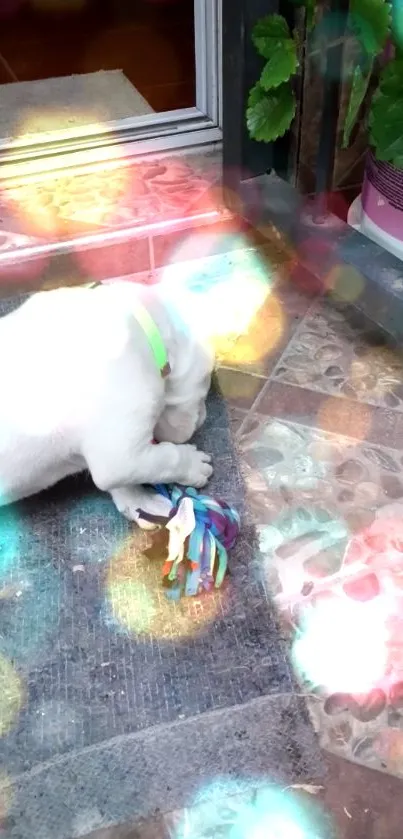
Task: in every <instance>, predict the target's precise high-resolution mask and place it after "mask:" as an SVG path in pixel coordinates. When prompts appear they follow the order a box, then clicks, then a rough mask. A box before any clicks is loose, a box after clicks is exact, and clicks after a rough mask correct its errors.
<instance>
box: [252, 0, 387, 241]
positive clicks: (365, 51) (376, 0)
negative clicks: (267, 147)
mask: <svg viewBox="0 0 403 839" xmlns="http://www.w3.org/2000/svg"><path fill="white" fill-rule="evenodd" d="M297 2H298V5H301V6H305V8H306V20H307V28H308V30H310V32H311V34H312V35H313V36H315V28H319V27H320V26H321V22H320V20H319V15H318V12H319V3H315V0H297ZM345 37H346V39H351V40H352V41H353V42H354V46H355V58H356V59H357V60H356V63H355V66H354V65H353V61H351V66H349V67H347V78H350V81H351V90H350V98H349V104H348V108H347V112H346V116H345V120H344V134H343V146H344V147H346V146H348V144H349V142H350V137H351V134H352V131H353V129H354V127H355V125H356V124H357V121H358V120H359V118H360V116H361V113H362V106H363V103H364V100H367V98H368V97H369V99H370V101H369V107H368V114H367V128H368V145H369V150H368V155H367V161H366V171H365V176H364V183H363V189H362V195H361V207H360V213H359V218H356V221H357V222H358V224H359V225H360V227H361V229H362V232H365V233H367V235H369V236H370V237H371V238H373V239H375V240H376V241H378V242H379V243H381V244H383V245H384V247H386V248H388V249H389V250H391V251H392V252H394V253H396V254H397V255H398V256H403V7H402V9H401V10H400V9H399V6H398V4H397V3H395V7H394V9H393V10H392V6H391V4H390V3H388V2H385V0H351V3H350V9H349V13H348V18H347V22H346V30H345ZM252 38H253V42H254V45H255V48H256V50H257V51H258V53H259V54H260V55H261V56H262V57H263V58H264V59H265V64H264V67H263V70H262V73H261V76H260V78H259V80H258V81H257V82H256V84H255V85H254V86H253V87H252V89H251V91H250V93H249V99H248V106H247V112H246V121H247V127H248V131H249V134H250V136H251V137H252V138H254V139H255V140H257V141H260V142H272V141H274V140H276V139H277V138H279V137H281V136H283V135H284V134H285V132H286V131H287V130H288V129H289V128H290V126H291V124H292V121H293V119H294V116H295V112H296V98H295V92H294V88H295V80H296V75H297V71H298V33H297V32H295V31H294V32H291V31H290V29H289V26H288V24H287V22H286V20H285V19H284V18H283V17H282V16H281V15H277V14H271V15H267V16H265V17H264V18H262V19H261V20H259V21H257V23H256V25H255V27H254V30H253V33H252ZM374 80H375V84H374ZM355 209H356V210H357V204H356V207H355ZM358 224H357V226H358Z"/></svg>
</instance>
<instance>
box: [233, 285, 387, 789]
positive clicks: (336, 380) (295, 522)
mask: <svg viewBox="0 0 403 839" xmlns="http://www.w3.org/2000/svg"><path fill="white" fill-rule="evenodd" d="M271 293H272V294H274V295H275V296H276V298H277V299H278V300H280V301H281V311H279V313H278V316H277V321H281V323H282V324H283V332H282V338H281V340H280V341H279V342H278V344H277V345H276V347H275V348H272V349H271V351H269V352H265V355H264V358H262V359H260V362H259V366H258V367H253V365H252V372H245V370H242V367H246V369H248V367H249V368H250V365H248V364H246V365H242V362H241V361H240V360H239V359H238V360H237V363H236V365H235V364H234V363H232V364H231V367H232V366H236V368H237V370H234V369H231V370H228V369H223V370H222V371H221V372H220V375H219V378H220V382H221V387H222V389H223V392H224V393H225V395H226V398H227V400H228V403H229V404H230V405H231V406H232V412H233V423H234V428H235V432H236V435H237V437H238V439H239V443H240V449H241V452H242V456H243V463H244V471H245V477H246V481H247V486H248V492H249V504H250V508H251V510H252V513H253V516H254V519H255V521H256V523H257V525H258V529H259V535H260V554H261V555H260V558H259V563H260V569H261V573H262V575H263V577H264V579H265V580H266V584H267V587H268V589H269V590H270V592H271V593H272V594H273V595H274V596H275V597H276V598H277V601H278V605H279V608H280V609H281V611H282V614H283V618H284V623H285V625H286V626H287V628H288V631H289V633H290V642H291V643H292V649H293V657H294V662H295V666H296V669H297V673H298V676H299V678H300V681H301V689H302V690H303V691H304V692H306V694H307V701H308V705H309V708H310V712H311V716H312V719H313V722H314V725H315V727H316V729H317V731H318V733H319V736H320V741H321V744H322V746H323V747H324V748H325V749H327V750H329V751H330V752H333V753H334V754H336V755H338V756H340V757H345V758H349V759H350V760H353V761H355V762H357V763H362V764H364V765H366V766H368V767H373V768H376V769H381V770H386V771H388V772H390V773H391V774H393V775H396V776H398V777H403V598H402V591H403V445H402V444H403V438H402V429H403V426H402V397H403V357H402V355H401V353H400V352H399V351H398V350H396V349H393V348H391V347H388V346H387V345H386V343H385V337H384V336H383V335H382V334H380V333H379V332H377V331H376V329H375V328H374V327H373V326H372V325H371V324H369V323H366V322H365V321H364V319H363V318H362V317H361V316H359V315H358V314H357V313H355V312H354V311H352V310H351V309H349V308H344V307H342V306H338V307H337V308H336V306H335V305H334V304H333V303H332V302H329V303H327V302H324V301H323V300H320V301H312V300H311V301H310V300H308V299H307V298H306V297H304V296H299V294H298V292H297V291H296V290H295V288H291V289H290V288H287V287H286V286H285V287H284V286H283V287H282V289H281V296H280V294H279V295H278V296H277V292H276V289H275V287H274V288H273V289H272V292H271ZM269 305H270V304H269V303H268V302H266V304H265V307H266V308H267V306H269ZM259 318H263V319H264V318H265V315H264V313H262V312H261V313H260V315H259V316H258V319H259ZM266 323H267V321H266ZM246 346H247V342H246V343H245V347H246ZM226 363H227V364H229V363H231V362H230V359H228V358H227V360H226Z"/></svg>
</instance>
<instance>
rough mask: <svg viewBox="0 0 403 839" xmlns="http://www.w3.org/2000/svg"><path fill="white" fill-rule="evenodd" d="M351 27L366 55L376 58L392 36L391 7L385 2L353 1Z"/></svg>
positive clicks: (373, 0)
mask: <svg viewBox="0 0 403 839" xmlns="http://www.w3.org/2000/svg"><path fill="white" fill-rule="evenodd" d="M349 27H350V29H352V31H353V32H354V34H355V35H356V37H357V39H358V41H359V43H360V44H361V46H362V48H363V50H364V52H365V53H366V55H368V56H371V57H372V58H375V56H376V55H378V53H380V52H381V50H383V48H384V46H385V43H386V39H387V37H388V35H389V34H390V27H391V6H390V3H387V2H385V0H351V3H350V14H349Z"/></svg>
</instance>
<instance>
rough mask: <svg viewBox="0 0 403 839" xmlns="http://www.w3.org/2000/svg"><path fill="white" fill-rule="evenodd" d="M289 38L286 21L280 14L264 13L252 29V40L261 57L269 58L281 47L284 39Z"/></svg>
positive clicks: (287, 39)
mask: <svg viewBox="0 0 403 839" xmlns="http://www.w3.org/2000/svg"><path fill="white" fill-rule="evenodd" d="M289 40H291V35H290V30H289V28H288V23H287V21H286V20H285V18H283V17H282V16H281V15H266V16H265V17H262V18H261V19H260V20H258V21H257V23H256V24H255V26H254V27H253V31H252V41H253V43H254V45H255V47H256V49H257V51H258V53H259V54H260V55H262V56H263V58H271V56H272V55H273V52H275V51H276V50H278V49H281V48H282V46H283V44H284V41H289Z"/></svg>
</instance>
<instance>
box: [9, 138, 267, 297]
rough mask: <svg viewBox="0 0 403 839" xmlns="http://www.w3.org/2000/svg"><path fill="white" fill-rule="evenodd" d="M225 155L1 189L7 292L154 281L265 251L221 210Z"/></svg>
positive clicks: (249, 229)
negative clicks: (200, 263) (213, 260)
mask: <svg viewBox="0 0 403 839" xmlns="http://www.w3.org/2000/svg"><path fill="white" fill-rule="evenodd" d="M221 172H222V166H221V155H218V154H217V153H210V154H204V155H194V154H193V155H188V156H184V157H170V158H168V157H161V158H159V159H157V160H155V159H143V160H140V161H138V162H137V163H134V164H131V165H130V166H128V165H127V164H126V165H123V163H122V165H119V166H116V165H115V166H114V168H110V169H106V170H105V168H104V169H102V170H100V169H98V170H91V171H83V170H78V171H75V172H65V173H63V174H59V175H58V176H57V177H55V176H53V175H52V177H49V176H48V175H46V174H45V175H42V176H41V177H39V176H37V177H36V179H30V180H29V181H28V180H24V182H13V183H8V182H3V188H2V190H1V191H0V293H1V294H2V296H4V295H8V294H10V293H12V292H15V293H16V292H22V291H34V290H38V289H43V288H50V287H55V286H59V285H66V284H68V285H76V284H80V283H82V282H85V281H87V280H88V279H89V278H90V279H94V280H103V279H106V278H108V277H111V276H115V277H116V276H122V275H127V274H130V275H133V274H134V275H137V278H138V279H139V280H141V281H142V282H144V281H147V280H148V279H151V281H152V278H153V276H154V274H155V272H158V270H159V269H161V268H162V267H164V266H165V265H169V264H175V263H176V262H184V261H187V260H188V259H189V258H193V259H194V258H204V257H209V256H214V255H217V254H223V253H228V252H230V251H232V250H234V249H239V247H240V246H245V245H246V246H248V245H251V244H262V243H263V242H264V241H265V239H264V236H262V235H261V234H259V233H257V232H256V231H254V230H253V229H252V227H251V226H249V225H247V224H245V222H243V221H242V220H240V219H238V218H237V217H236V216H235V215H234V214H233V213H230V212H229V210H227V208H226V207H225V205H224V201H223V195H222V189H221Z"/></svg>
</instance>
